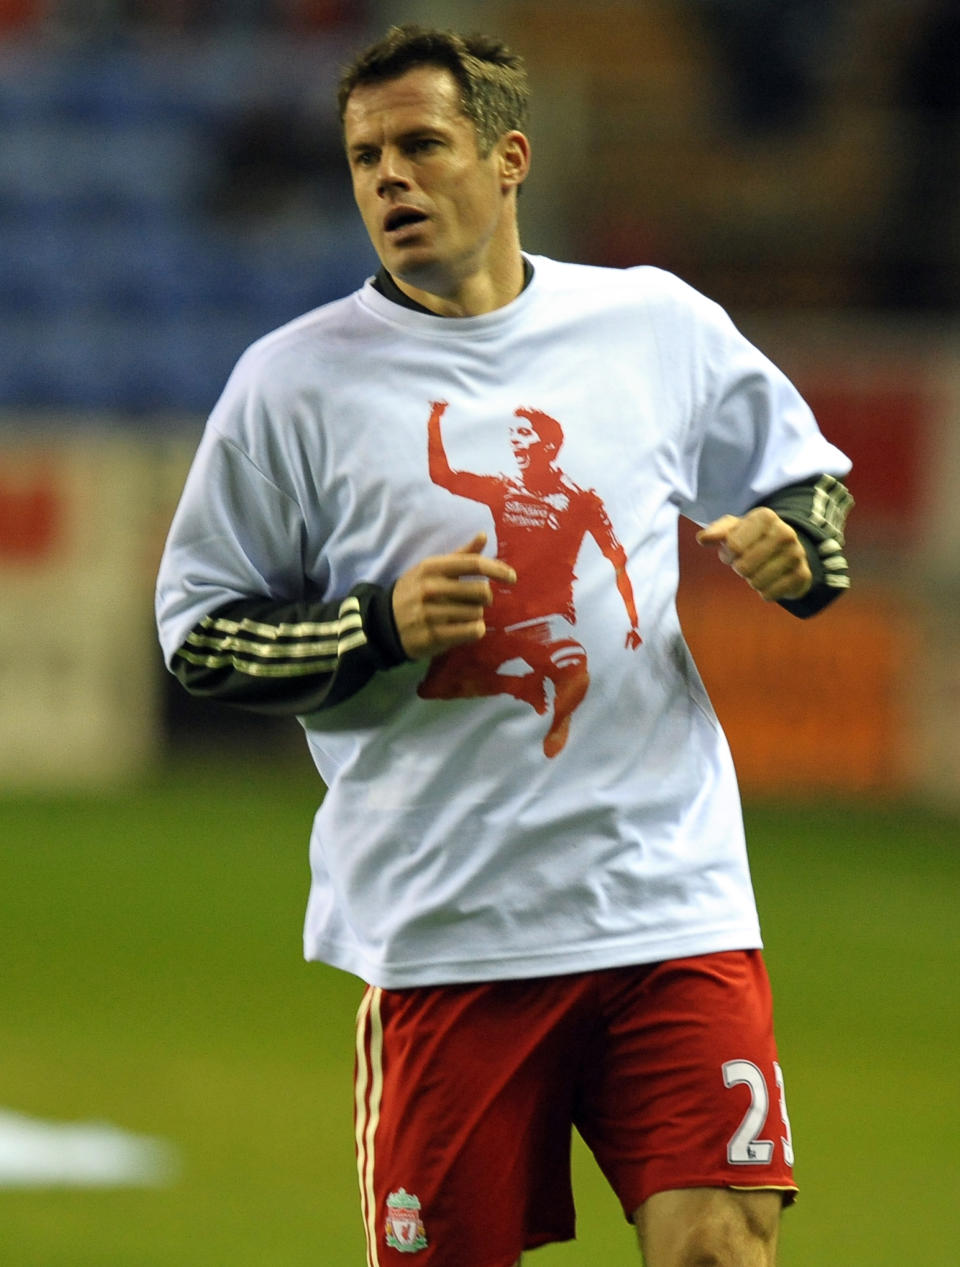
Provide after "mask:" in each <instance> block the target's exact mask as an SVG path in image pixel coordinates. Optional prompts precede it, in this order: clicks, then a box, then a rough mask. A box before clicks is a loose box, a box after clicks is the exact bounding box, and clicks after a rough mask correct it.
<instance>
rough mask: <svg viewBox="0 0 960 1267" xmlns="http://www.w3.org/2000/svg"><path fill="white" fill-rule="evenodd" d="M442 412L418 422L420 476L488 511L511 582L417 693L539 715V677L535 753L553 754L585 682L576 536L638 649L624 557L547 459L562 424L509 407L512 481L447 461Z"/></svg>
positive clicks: (601, 515)
mask: <svg viewBox="0 0 960 1267" xmlns="http://www.w3.org/2000/svg"><path fill="white" fill-rule="evenodd" d="M446 408H447V402H446V401H435V402H434V405H433V409H432V411H431V413H430V421H429V423H428V424H427V452H428V454H429V469H430V478H431V479H432V480H433V482H434V483H435V484H439V485H440V486H441V487H442V488H446V489H449V491H450V492H451V493H453V494H455V495H456V496H457V497H468V498H470V499H471V501H476V502H482V503H483V504H484V505H486V506H488V507H489V509H490V513H491V515H492V517H493V522H494V526H495V528H496V537H497V545H498V554H499V557H500V559H501V560H502V561H503V562H506V563H508V564H510V566H511V567H512V568H513V570H514V572H515V573H516V575H517V581H516V584H515V585H512V586H497V585H493V586H492V596H493V604H492V612H491V620H488V621H487V622H486V632H485V633H484V635H483V638H482V640H481V641H480V642H479V643H467V644H465V645H461V646H458V647H453V648H451V650H449V651H447V652H444V654H443V655H441V656H438V657H437V658H436V659H435V660H433V661H432V663H431V665H430V669H429V671H428V672H427V675H426V677H425V678H424V679H423V681H422V682H421V683H420V686H419V687H418V688H417V693H418V694H419V695H420V697H421V698H422V699H468V698H470V697H471V696H476V695H493V694H496V693H497V692H504V693H506V694H508V695H513V696H514V697H515V698H516V699H522V700H526V702H527V703H528V704H531V705H532V706H533V708H534V709H535V711H536V712H537V713H545V712H546V711H547V705H548V699H547V683H548V682H549V683H550V684H551V685H552V688H553V720H552V722H551V724H550V728H549V730H548V731H547V733H546V736H545V738H544V741H543V751H544V754H545V755H546V756H548V757H555V756H556V755H557V753H559V752H560V751H561V750H562V748H563V746H564V744H565V743H566V741H567V734H568V732H569V729H570V718H571V716H572V715H573V712H574V710H575V709H576V708H577V706H578V705H579V704H580V702H581V700H582V699H583V697H584V696H585V695H586V693H587V688H588V686H589V684H590V675H589V672H588V671H587V653H586V651H585V650H584V648H583V647H582V646H581V645H580V643H579V642H577V641H576V639H575V638H573V637H572V636H571V627H572V626H575V625H576V611H575V608H574V595H573V589H574V582H575V581H576V579H577V578H576V575H575V573H574V568H575V567H576V563H577V557H578V555H579V553H580V547H581V545H582V543H583V538H584V536H585V535H586V534H587V533H589V534H590V535H591V536H592V537H593V538H594V540H595V541H596V543H597V545H598V546H599V548H600V550H601V552H602V553H603V555H604V557H605V558H606V559H608V560H609V561H610V562H611V563H612V564H613V567H614V569H615V576H616V583H617V588H618V590H619V591H620V596H621V598H622V599H623V604H624V606H625V607H626V609H627V617H628V619H629V621H630V630H629V632H628V633H627V639H626V645H627V646H629V647H638V646H639V645H640V634H639V631H638V630H637V608H636V604H635V602H634V599H633V587H632V585H631V584H630V577H629V576H628V575H627V570H626V562H627V558H626V555H625V553H624V550H623V546H622V545H621V544H620V542H619V541H618V540H617V538H616V536H615V534H614V531H613V528H612V526H611V523H610V520H609V519H608V518H607V514H606V512H605V510H604V508H603V502H602V501H601V500H600V498H599V497H598V496H597V495H596V493H595V492H593V491H592V490H591V491H585V490H584V489H582V488H578V487H577V486H576V484H573V483H571V481H570V480H568V479H567V478H566V476H565V475H564V474H563V472H562V471H561V470H560V469H559V468H558V467H557V466H556V465H555V462H554V459H555V458H556V456H557V453H558V452H559V450H560V445H561V444H562V443H563V428H562V427H561V426H560V423H559V422H557V420H556V419H555V418H551V417H550V416H549V415H548V414H545V413H541V412H540V410H539V409H523V408H520V409H516V410H514V414H515V416H516V418H517V419H518V421H517V422H516V423H514V424H513V425H512V426H511V428H510V445H511V448H512V449H513V453H514V457H515V459H516V462H517V465H518V466H519V468H520V480H519V481H518V480H515V479H510V478H509V477H507V476H497V475H492V476H491V475H486V476H484V475H474V474H472V473H470V472H469V471H454V470H453V469H452V468H451V467H450V464H449V462H448V461H447V454H446V450H445V449H444V444H443V436H442V434H441V431H440V420H441V418H442V417H443V415H444V413H445V411H446ZM493 612H496V616H497V624H496V625H494V624H493V623H492V613H493Z"/></svg>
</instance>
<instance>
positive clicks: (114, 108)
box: [0, 0, 960, 1267]
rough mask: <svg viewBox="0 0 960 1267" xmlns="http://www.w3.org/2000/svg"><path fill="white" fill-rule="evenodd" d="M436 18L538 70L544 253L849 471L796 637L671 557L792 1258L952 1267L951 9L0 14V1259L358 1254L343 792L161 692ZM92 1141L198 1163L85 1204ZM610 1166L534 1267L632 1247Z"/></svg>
mask: <svg viewBox="0 0 960 1267" xmlns="http://www.w3.org/2000/svg"><path fill="white" fill-rule="evenodd" d="M404 20H423V21H427V22H432V23H437V24H439V25H449V26H456V27H471V28H473V27H479V28H483V29H487V30H491V31H495V32H497V33H502V34H503V35H504V37H505V38H506V39H507V40H508V41H510V42H511V43H514V44H515V45H516V46H517V47H518V48H519V49H520V50H521V51H522V52H524V54H525V55H526V56H527V58H528V61H529V65H530V72H531V77H532V80H533V85H534V107H535V112H534V123H533V128H532V133H533V140H534V145H535V158H536V162H535V167H534V172H533V175H532V177H531V181H530V184H529V188H528V190H527V192H526V193H525V196H524V205H523V207H522V223H523V229H524V244H525V246H526V247H527V249H528V250H531V251H534V252H544V253H546V254H555V255H558V256H561V257H566V258H571V259H581V260H585V261H589V262H594V263H605V264H613V265H621V264H633V263H640V262H647V263H654V264H659V265H662V266H665V267H668V268H671V269H673V270H675V271H677V272H679V273H680V274H681V275H682V276H684V277H685V278H686V279H687V280H688V281H690V282H692V283H693V284H694V285H696V286H698V287H699V288H700V289H702V290H704V291H706V292H707V293H708V294H710V295H711V296H712V297H713V298H715V299H717V300H719V301H720V302H721V303H723V304H724V306H725V307H727V308H728V309H729V310H730V311H731V312H732V313H733V315H734V316H735V318H736V319H737V320H738V322H739V324H740V325H741V327H742V328H743V329H744V330H745V331H746V332H747V333H748V334H750V335H751V336H752V337H753V338H754V339H755V340H756V341H757V342H759V343H760V344H761V346H763V347H764V348H765V349H766V350H767V351H768V352H770V354H771V355H772V356H773V357H774V359H775V360H777V361H778V362H779V363H780V364H781V365H782V366H783V367H784V368H785V369H786V370H787V371H788V372H789V373H790V374H791V375H792V377H793V378H794V379H795V381H797V383H798V384H799V385H800V386H801V388H802V389H803V390H804V392H805V393H806V395H807V396H808V398H809V399H810V401H811V403H812V404H813V405H814V407H815V409H816V411H817V413H818V416H819V417H820V419H821V421H822V424H823V426H824V429H825V430H826V431H827V432H828V434H829V435H830V436H831V438H832V439H835V440H836V441H837V442H838V443H839V444H840V445H841V446H842V447H844V448H846V449H847V451H848V452H849V453H850V454H851V456H852V457H853V459H854V463H855V469H854V475H853V477H852V480H851V485H852V488H853V491H854V494H855V496H856V498H857V510H856V511H855V513H854V516H853V518H852V520H851V526H850V533H849V554H850V558H851V562H852V566H853V569H854V575H855V590H854V592H853V593H852V594H851V595H850V596H849V597H848V598H846V599H844V600H843V602H842V603H841V604H840V605H838V606H837V607H836V608H834V609H833V610H832V611H831V612H830V613H828V614H827V615H825V616H824V617H823V618H822V619H821V620H819V621H816V622H813V623H812V624H810V625H805V626H801V625H799V623H798V622H791V621H789V620H788V619H786V618H782V617H781V616H780V614H778V613H777V612H770V611H767V610H766V609H764V608H763V607H762V606H761V605H760V604H757V603H752V602H751V598H750V596H749V595H747V594H744V593H742V592H741V587H740V586H739V585H737V584H736V583H735V582H734V581H733V580H732V578H730V577H729V576H727V575H726V572H725V570H724V569H721V568H718V567H716V566H715V561H714V560H712V559H707V558H704V557H701V555H700V554H699V553H698V552H697V551H696V550H695V549H694V548H691V546H690V541H689V539H688V538H685V539H684V541H683V542H682V549H683V557H684V567H685V575H686V581H685V586H684V592H683V595H682V603H683V614H684V618H685V623H686V627H687V631H688V635H689V639H690V642H691V644H692V646H693V648H694V651H695V654H696V655H697V658H698V661H699V663H700V665H701V669H702V671H703V674H704V676H705V678H706V680H707V684H708V687H709V688H710V691H711V694H712V696H713V698H714V701H715V703H716V705H717V708H718V711H719V712H720V714H721V717H722V719H723V721H724V723H725V725H726V727H727V730H728V733H729V735H730V738H731V742H732V745H733V749H734V755H735V757H736V759H737V763H738V767H739V770H740V773H741V778H742V782H743V785H744V789H745V793H746V796H747V805H748V819H749V822H748V826H749V828H750V829H751V835H752V840H753V861H754V869H755V873H756V879H757V886H758V889H759V893H760V900H761V908H762V913H763V915H764V923H765V929H766V935H767V940H768V954H769V959H770V962H771V967H772V971H773V973H774V977H775V983H776V984H777V986H778V999H779V1008H780V1013H779V1024H780V1031H781V1045H782V1047H783V1050H784V1064H785V1069H786V1073H787V1080H788V1090H789V1092H790V1096H791V1113H792V1117H793V1124H794V1130H795V1134H796V1135H797V1137H798V1145H799V1153H798V1159H799V1174H800V1179H801V1183H802V1185H803V1198H802V1201H801V1203H800V1204H799V1206H798V1208H797V1210H796V1211H795V1212H794V1213H792V1214H791V1216H790V1218H789V1221H788V1224H787V1228H786V1232H785V1243H784V1250H783V1263H784V1265H785V1267H810V1265H812V1264H814V1263H825V1262H831V1263H842V1264H845V1265H846V1264H851V1265H852V1267H853V1265H859V1264H865V1265H866V1264H869V1265H870V1267H900V1265H901V1264H904V1263H907V1262H910V1263H914V1262H922V1263H924V1264H931V1265H934V1267H937V1265H939V1264H949V1263H953V1262H955V1261H956V1245H957V1243H958V1241H960V1220H958V1200H957V1198H958V1196H960V1167H958V1162H957V1148H956V1142H957V1136H958V1128H960V1121H958V1102H960V1096H958V1095H957V1074H956V1061H957V1051H958V1038H960V1034H958V1022H957V1016H958V1007H957V1005H958V998H957V989H956V964H957V962H958V955H960V944H958V936H957V919H956V899H957V893H958V880H960V850H958V835H960V568H958V563H957V559H958V557H960V497H958V496H957V495H956V491H955V490H956V489H958V488H960V75H958V71H957V68H958V66H960V8H958V6H957V4H956V3H955V0H846V2H843V3H841V0H782V2H780V3H772V2H771V3H767V2H766V0H634V2H628V0H579V2H578V3H573V2H571V0H549V2H546V0H491V2H489V3H485V4H480V3H473V2H469V0H460V2H457V0H435V2H433V3H430V2H428V0H410V2H409V3H391V2H388V0H356V3H350V2H349V0H222V2H218V0H192V2H191V0H89V2H87V3H82V2H81V0H0V911H2V919H0V937H2V938H3V943H2V945H3V950H4V955H3V965H4V966H3V970H2V973H0V1263H2V1264H4V1265H7V1264H9V1265H10V1267H81V1265H86V1264H89V1265H90V1267H150V1265H153V1264H156V1265H157V1267H161V1265H163V1267H169V1264H171V1263H183V1264H191V1265H193V1264H196V1265H198V1267H204V1265H206V1264H211V1265H213V1264H224V1263H230V1264H232V1265H234V1267H241V1265H246V1264H249V1265H250V1267H254V1265H255V1264H256V1265H258V1267H259V1265H262V1264H270V1265H271V1267H273V1264H277V1267H280V1265H288V1264H289V1265H290V1267H294V1265H297V1264H300V1263H303V1264H306V1263H308V1262H309V1263H317V1262H320V1263H323V1264H328V1265H329V1267H340V1264H356V1263H359V1262H360V1261H361V1259H362V1251H361V1248H360V1229H359V1216H358V1214H357V1213H356V1209H355V1207H356V1202H355V1200H354V1186H355V1184H354V1179H353V1170H352V1130H351V1125H350V1078H351V1059H352V1056H351V1053H352V1014H353V1010H354V1007H355V1004H356V1001H357V996H358V987H357V983H355V982H353V981H351V980H349V979H347V978H345V977H342V976H340V975H338V974H335V973H333V972H327V971H326V970H324V969H322V968H318V967H316V966H310V967H307V966H305V965H303V964H301V963H300V962H299V918H300V914H301V910H302V906H303V902H304V899H305V895H306V882H307V874H306V837H307V832H308V829H309V821H310V817H311V815H312V812H313V809H314V808H315V805H316V801H317V797H318V795H319V792H320V789H318V787H317V785H316V783H315V781H314V779H313V778H312V776H311V773H310V771H309V769H308V768H307V759H306V755H305V753H302V752H301V746H300V743H299V739H298V731H297V728H296V726H295V725H289V726H286V725H283V724H280V723H275V722H268V721H264V720H262V719H246V718H244V717H243V716H242V715H239V714H236V715H235V714H232V713H229V712H226V711H224V712H220V711H219V710H216V709H215V708H212V707H209V708H207V707H203V706H201V705H199V704H197V703H196V702H194V701H190V700H189V699H187V698H186V697H185V696H181V695H180V694H178V693H177V691H178V688H175V686H174V685H173V684H171V682H170V681H168V679H167V677H166V675H165V673H164V671H163V669H162V666H161V662H160V657H159V652H158V650H157V649H156V645H155V638H154V634H153V625H152V607H151V604H152V586H153V578H154V574H155V568H156V563H157V560H158V557H159V551H160V549H161V546H162V541H163V536H164V533H165V530H166V527H167V524H168V522H169V519H170V515H171V514H172V510H173V506H174V504H175V501H176V497H177V494H178V492H179V488H180V485H181V482H182V479H183V476H184V473H185V468H186V465H187V463H188V462H189V458H190V455H191V453H192V451H193V448H194V447H195V445H196V442H197V440H198V438H199V434H200V430H201V428H202V425H203V420H204V417H205V415H206V413H207V412H208V411H209V409H210V407H211V406H212V405H213V403H214V401H215V399H216V397H217V395H218V393H219V391H220V388H221V387H222V384H223V382H224V380H225V379H226V376H227V374H228V373H229V371H230V369H231V367H232V365H233V363H234V361H235V360H236V358H237V356H238V355H239V354H240V352H241V351H242V350H243V348H244V347H245V346H246V345H247V344H248V343H249V342H251V341H252V340H253V339H254V338H256V337H258V336H259V335H260V334H262V333H264V332H265V331H267V330H268V329H271V328H272V327H274V326H276V325H278V324H280V323H282V322H283V321H285V320H287V319H288V318H291V317H293V316H296V315H297V314H298V313H300V312H302V311H305V310H306V309H308V308H310V307H313V306H316V305H317V304H319V303H323V302H325V301H326V300H328V299H332V298H334V297H337V296H339V295H341V294H344V293H346V292H347V291H349V290H350V289H352V288H354V287H355V286H356V285H357V284H359V283H360V282H361V281H362V280H363V278H364V277H365V276H367V275H368V274H369V273H370V272H371V271H372V267H373V257H372V255H371V252H370V249H369V247H368V245H367V243H366V241H365V239H364V236H363V233H362V228H361V226H360V224H359V221H358V219H357V218H356V216H355V214H354V212H353V208H352V204H351V201H350V197H349V190H348V182H347V178H346V173H345V171H344V170H343V165H342V162H341V157H340V153H339V138H338V134H337V125H336V119H335V113H334V110H333V106H332V93H333V85H334V82H335V78H336V75H337V70H338V67H339V65H340V64H341V63H342V62H343V61H344V60H345V59H346V58H347V57H348V56H349V55H350V53H351V52H352V50H353V49H354V48H356V47H357V46H359V45H361V44H363V43H364V42H366V41H367V40H368V39H370V38H373V37H375V36H376V35H378V34H379V33H380V32H381V31H382V30H383V29H384V27H385V26H386V25H388V24H389V23H390V22H393V21H404ZM585 795H589V789H585ZM14 1115H23V1118H22V1120H20V1119H19V1118H18V1119H17V1120H16V1121H14V1120H13V1119H14ZM98 1121H99V1122H105V1123H110V1124H112V1125H113V1126H116V1127H122V1128H123V1129H124V1130H125V1131H127V1132H129V1133H130V1135H129V1138H128V1142H129V1143H130V1145H131V1147H135V1146H136V1145H137V1143H138V1141H139V1146H140V1147H141V1150H142V1151H141V1154H140V1156H141V1159H142V1158H143V1157H153V1158H154V1159H158V1161H159V1162H161V1163H164V1166H165V1168H164V1166H161V1169H160V1170H158V1171H156V1172H155V1173H153V1174H151V1173H150V1171H149V1167H147V1168H146V1169H143V1168H142V1169H141V1171H140V1172H139V1176H137V1175H135V1174H132V1173H131V1174H128V1175H127V1177H126V1178H125V1179H124V1178H120V1177H118V1174H117V1173H114V1174H113V1178H112V1179H110V1181H109V1182H105V1184H101V1185H100V1186H97V1185H96V1182H95V1181H96V1175H95V1174H94V1173H93V1172H92V1171H91V1172H88V1173H87V1175H86V1178H85V1179H84V1178H81V1177H80V1176H79V1168H80V1163H79V1162H78V1161H77V1160H76V1158H77V1156H78V1155H79V1153H78V1148H77V1146H76V1139H75V1138H74V1137H73V1136H71V1135H70V1132H69V1128H70V1127H71V1125H73V1126H75V1125H76V1124H78V1123H93V1122H98ZM11 1122H13V1125H14V1126H16V1125H18V1124H19V1126H20V1127H22V1128H23V1130H24V1131H26V1132H27V1134H20V1135H16V1134H15V1133H11V1129H12V1128H11ZM31 1127H32V1128H35V1134H34V1144H33V1145H29V1144H28V1143H25V1142H24V1141H25V1140H26V1139H27V1138H28V1135H29V1129H30V1128H31ZM41 1130H46V1131H47V1132H48V1134H47V1136H45V1137H44V1140H45V1141H46V1142H43V1141H41V1140H40V1136H39V1134H38V1132H40V1131H41ZM5 1131H6V1133H5ZM58 1131H59V1132H60V1133H59V1134H58ZM151 1141H161V1143H158V1144H157V1145H156V1149H155V1150H154V1151H153V1152H151V1151H150V1148H151ZM47 1145H49V1147H48V1148H47V1153H46V1154H45V1161H44V1160H43V1158H41V1159H40V1161H38V1160H37V1158H38V1157H39V1155H40V1153H41V1152H42V1149H43V1148H44V1147H47ZM161 1148H162V1150H163V1151H157V1150H159V1149H161ZM31 1149H33V1151H32V1152H31ZM51 1149H52V1150H53V1155H52V1156H51ZM28 1155H29V1156H33V1158H34V1162H35V1163H36V1164H35V1168H34V1171H33V1172H32V1173H29V1166H28V1164H27V1161H28ZM576 1159H577V1173H578V1181H579V1194H580V1202H579V1204H580V1212H581V1228H582V1230H581V1239H580V1240H579V1241H578V1243H577V1244H576V1245H572V1246H567V1247H556V1248H552V1249H547V1250H543V1251H538V1253H537V1254H535V1255H533V1256H532V1261H533V1262H534V1263H538V1262H539V1263H542V1264H543V1265H544V1267H549V1265H550V1264H552V1263H556V1264H558V1265H561V1264H564V1263H565V1264H568V1265H569V1267H575V1265H577V1264H580V1265H582V1267H587V1265H588V1264H589V1265H591V1267H593V1265H594V1264H596V1263H600V1262H602V1263H604V1264H610V1267H614V1265H615V1264H618V1263H621V1262H622V1263H624V1264H626V1263H629V1262H633V1261H635V1254H634V1251H633V1250H632V1247H631V1242H630V1236H629V1232H628V1231H627V1229H625V1227H623V1226H622V1224H621V1222H620V1221H619V1216H618V1214H617V1212H616V1210H615V1209H614V1206H613V1203H612V1199H611V1198H610V1197H609V1195H608V1194H607V1193H606V1192H605V1190H604V1188H603V1185H602V1183H601V1182H600V1181H599V1179H598V1177H597V1175H596V1173H595V1171H594V1170H593V1168H592V1165H591V1163H590V1162H589V1159H588V1158H586V1157H585V1156H584V1155H583V1154H582V1152H581V1151H580V1150H578V1151H577V1153H576ZM41 1162H42V1163H43V1164H41ZM18 1166H19V1170H18ZM71 1166H73V1174H72V1177H71V1175H70V1174H69V1173H68V1172H69V1171H70V1169H71ZM44 1167H46V1169H44ZM100 1179H101V1180H102V1181H105V1179H109V1175H106V1176H105V1173H104V1172H103V1169H102V1168H101V1174H100Z"/></svg>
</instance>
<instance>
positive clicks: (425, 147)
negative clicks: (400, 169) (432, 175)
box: [410, 136, 440, 154]
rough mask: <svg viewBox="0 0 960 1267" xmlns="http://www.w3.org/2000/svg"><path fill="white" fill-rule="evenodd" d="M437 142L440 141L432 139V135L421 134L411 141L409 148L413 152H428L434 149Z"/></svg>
mask: <svg viewBox="0 0 960 1267" xmlns="http://www.w3.org/2000/svg"><path fill="white" fill-rule="evenodd" d="M439 144H440V142H439V141H436V140H434V139H433V137H429V136H422V137H419V138H418V139H417V140H416V141H413V142H412V143H411V145H410V149H411V150H412V151H413V153H415V154H429V153H430V152H431V151H432V150H435V149H436V148H437V146H438V145H439Z"/></svg>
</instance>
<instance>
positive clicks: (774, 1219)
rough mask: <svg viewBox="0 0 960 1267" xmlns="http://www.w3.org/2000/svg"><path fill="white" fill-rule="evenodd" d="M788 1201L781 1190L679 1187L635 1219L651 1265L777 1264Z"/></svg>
mask: <svg viewBox="0 0 960 1267" xmlns="http://www.w3.org/2000/svg"><path fill="white" fill-rule="evenodd" d="M782 1206H783V1197H782V1194H781V1193H780V1192H775V1191H753V1192H737V1191H733V1190H731V1189H728V1188H678V1189H674V1190H672V1191H670V1192H658V1193H655V1194H654V1195H653V1196H652V1197H649V1198H648V1199H647V1200H646V1201H645V1202H644V1203H643V1205H641V1206H640V1208H639V1209H638V1210H637V1212H636V1213H635V1215H634V1217H633V1221H634V1223H635V1224H636V1227H637V1235H638V1236H639V1238H640V1248H641V1249H642V1250H643V1258H644V1263H645V1264H646V1267H774V1265H775V1263H776V1257H777V1236H778V1233H779V1230H780V1211H781V1209H782Z"/></svg>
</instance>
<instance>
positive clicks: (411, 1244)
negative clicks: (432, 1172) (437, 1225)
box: [387, 1188, 427, 1254]
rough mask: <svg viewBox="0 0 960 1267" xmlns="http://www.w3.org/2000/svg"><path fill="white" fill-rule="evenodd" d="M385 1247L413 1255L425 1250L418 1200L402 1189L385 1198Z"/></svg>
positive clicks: (425, 1243) (425, 1239) (423, 1230)
mask: <svg viewBox="0 0 960 1267" xmlns="http://www.w3.org/2000/svg"><path fill="white" fill-rule="evenodd" d="M387 1245H388V1246H389V1247H390V1248H391V1249H397V1250H399V1251H400V1253H401V1254H415V1253H416V1252H417V1250H420V1249H426V1248H427V1234H426V1231H425V1229H424V1226H423V1219H422V1218H421V1217H420V1199H419V1197H415V1196H414V1195H413V1193H411V1192H407V1191H406V1189H404V1188H400V1189H399V1191H397V1192H391V1193H390V1195H389V1196H388V1197H387Z"/></svg>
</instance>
